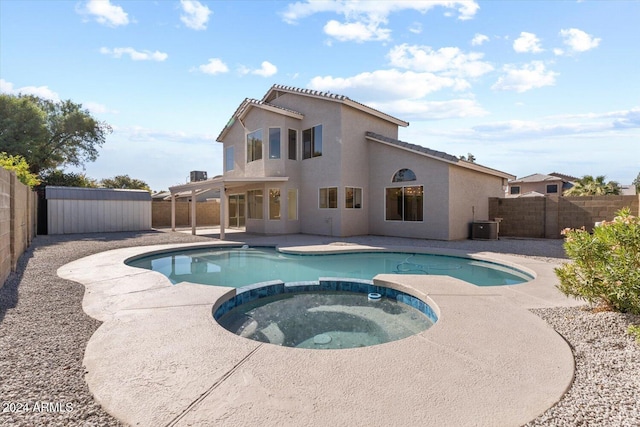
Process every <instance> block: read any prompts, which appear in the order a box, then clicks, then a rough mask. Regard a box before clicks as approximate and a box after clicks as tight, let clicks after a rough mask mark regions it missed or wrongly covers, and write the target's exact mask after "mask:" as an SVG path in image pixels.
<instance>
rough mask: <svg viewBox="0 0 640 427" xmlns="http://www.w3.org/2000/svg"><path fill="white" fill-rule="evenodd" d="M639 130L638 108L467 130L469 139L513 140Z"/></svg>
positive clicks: (504, 123)
mask: <svg viewBox="0 0 640 427" xmlns="http://www.w3.org/2000/svg"><path fill="white" fill-rule="evenodd" d="M636 129H640V107H634V108H631V109H629V110H622V111H610V112H604V113H589V114H571V115H569V114H567V115H556V116H547V117H541V118H539V119H537V120H526V121H525V120H509V121H503V122H494V123H486V124H484V125H480V126H474V127H473V128H471V129H470V131H469V130H467V132H468V133H467V136H468V137H469V138H472V139H474V138H475V139H488V140H494V139H499V140H515V139H534V140H538V139H541V138H554V137H564V136H586V135H591V134H601V135H606V134H607V133H610V132H621V131H625V130H626V131H629V130H636Z"/></svg>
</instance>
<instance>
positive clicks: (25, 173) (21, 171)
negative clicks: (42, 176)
mask: <svg viewBox="0 0 640 427" xmlns="http://www.w3.org/2000/svg"><path fill="white" fill-rule="evenodd" d="M0 167H2V168H4V169H7V170H10V171H13V172H15V173H16V177H18V180H19V181H20V182H21V183H23V184H24V185H28V186H29V187H35V186H36V185H38V184H40V181H39V180H38V176H37V175H36V174H34V173H31V172H29V164H28V163H27V161H26V160H25V159H24V157H22V156H11V155H9V154H7V153H4V152H3V153H0Z"/></svg>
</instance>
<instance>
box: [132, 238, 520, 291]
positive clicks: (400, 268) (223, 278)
mask: <svg viewBox="0 0 640 427" xmlns="http://www.w3.org/2000/svg"><path fill="white" fill-rule="evenodd" d="M127 264H128V265H130V266H133V267H140V268H145V269H149V270H153V271H157V272H160V273H162V274H164V275H165V276H167V277H168V278H169V280H171V282H172V283H179V282H183V281H187V282H192V283H200V284H205V285H215V286H229V287H235V288H237V287H242V286H247V285H250V284H253V283H259V282H266V281H271V280H281V281H283V282H285V283H290V282H301V281H317V280H318V279H319V278H320V277H342V278H354V279H365V280H371V279H373V277H374V276H376V275H377V274H381V273H392V274H419V275H447V276H451V277H455V278H457V279H460V280H464V281H466V282H469V283H472V284H474V285H477V286H500V285H514V284H518V283H524V282H527V281H529V280H531V279H532V277H531V276H529V275H528V274H526V273H523V272H521V271H518V270H516V269H512V268H508V267H505V266H503V265H500V264H495V263H491V262H485V261H477V260H472V259H468V258H460V257H452V256H442V255H429V254H412V253H398V252H359V253H341V254H323V255H298V254H285V253H281V252H278V251H277V250H275V249H274V248H262V247H259V248H234V249H228V248H227V249H218V248H214V249H212V248H207V249H189V250H181V251H176V252H170V253H162V254H155V255H149V256H143V257H139V258H135V259H132V260H130V261H128V262H127Z"/></svg>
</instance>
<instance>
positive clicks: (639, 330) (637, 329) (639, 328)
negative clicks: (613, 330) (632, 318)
mask: <svg viewBox="0 0 640 427" xmlns="http://www.w3.org/2000/svg"><path fill="white" fill-rule="evenodd" d="M627 333H628V334H629V335H631V336H633V337H635V339H636V342H637V343H638V344H640V325H629V328H628V329H627Z"/></svg>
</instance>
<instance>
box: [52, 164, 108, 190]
mask: <svg viewBox="0 0 640 427" xmlns="http://www.w3.org/2000/svg"><path fill="white" fill-rule="evenodd" d="M40 181H41V183H42V185H56V186H59V187H88V188H96V187H97V186H98V183H97V182H96V180H95V179H92V178H89V177H87V175H85V174H83V173H74V172H64V171H62V170H60V169H52V170H48V171H47V172H45V173H41V174H40Z"/></svg>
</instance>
